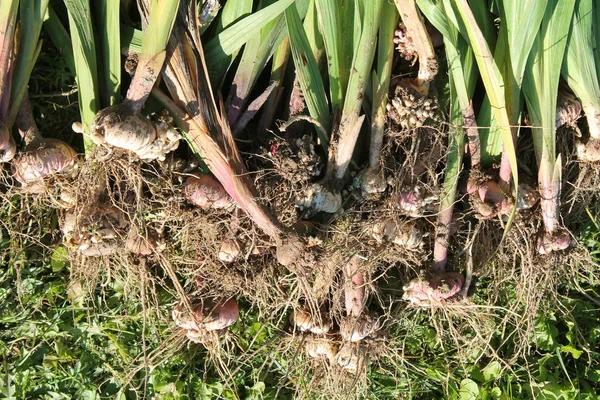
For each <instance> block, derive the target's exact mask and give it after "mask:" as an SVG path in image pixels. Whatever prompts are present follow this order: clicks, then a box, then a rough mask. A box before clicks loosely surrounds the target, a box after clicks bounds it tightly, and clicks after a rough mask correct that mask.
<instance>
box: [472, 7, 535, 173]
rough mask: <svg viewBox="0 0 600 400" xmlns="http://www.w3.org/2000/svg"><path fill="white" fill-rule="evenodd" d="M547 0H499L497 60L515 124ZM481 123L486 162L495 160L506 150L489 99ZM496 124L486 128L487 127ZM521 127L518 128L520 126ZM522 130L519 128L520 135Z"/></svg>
mask: <svg viewBox="0 0 600 400" xmlns="http://www.w3.org/2000/svg"><path fill="white" fill-rule="evenodd" d="M546 5H547V0H540V1H537V0H525V1H523V0H503V1H499V2H498V9H499V10H500V21H501V23H500V30H499V33H498V43H497V45H496V49H495V52H494V59H495V60H496V62H497V63H498V69H499V71H500V74H501V75H502V77H503V79H504V83H505V88H504V92H505V98H506V107H507V112H508V115H509V120H510V123H511V125H513V126H518V124H519V120H520V114H521V103H522V101H521V86H522V83H523V75H524V73H525V66H526V64H527V59H528V56H529V53H530V52H531V47H532V46H533V41H534V39H535V37H536V35H537V32H538V30H539V27H540V24H541V22H542V18H543V16H544V11H545V9H546ZM477 122H478V124H479V125H480V126H482V127H484V128H482V130H481V131H480V136H481V148H482V149H481V150H482V161H483V163H484V164H485V165H489V164H491V163H493V162H494V161H495V160H496V158H497V157H498V156H499V155H500V154H501V153H502V147H503V142H502V136H501V134H500V133H499V132H498V130H497V128H496V126H497V123H496V119H495V118H494V115H493V113H492V109H491V104H490V102H489V99H488V98H486V99H484V102H483V104H482V107H481V110H480V112H479V116H478V119H477ZM488 126H490V127H492V128H491V129H486V128H485V127H488ZM516 129H517V130H518V128H516ZM517 132H518V131H515V135H517Z"/></svg>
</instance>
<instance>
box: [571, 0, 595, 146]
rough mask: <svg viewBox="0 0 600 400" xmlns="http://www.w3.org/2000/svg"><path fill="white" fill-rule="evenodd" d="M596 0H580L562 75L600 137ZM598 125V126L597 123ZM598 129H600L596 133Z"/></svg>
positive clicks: (591, 126)
mask: <svg viewBox="0 0 600 400" xmlns="http://www.w3.org/2000/svg"><path fill="white" fill-rule="evenodd" d="M592 8H593V7H592V0H577V3H576V6H575V13H574V15H573V23H572V24H571V30H570V34H569V39H568V41H567V48H566V54H565V58H564V62H563V65H562V76H563V78H564V79H565V81H566V82H567V84H568V85H569V87H570V88H571V89H572V90H573V92H574V93H575V95H576V96H577V97H578V98H579V100H581V105H582V107H583V110H584V112H585V114H586V116H587V119H588V124H589V128H590V134H591V136H597V135H598V134H600V132H597V131H598V129H599V127H598V126H597V125H598V122H595V121H597V117H596V113H600V85H599V83H598V67H600V66H599V65H596V60H595V58H594V35H593V31H594V29H593V14H592V11H593V10H592ZM593 125H594V126H593ZM592 129H594V130H595V131H596V132H592Z"/></svg>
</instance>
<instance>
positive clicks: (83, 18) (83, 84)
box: [64, 0, 99, 154]
mask: <svg viewBox="0 0 600 400" xmlns="http://www.w3.org/2000/svg"><path fill="white" fill-rule="evenodd" d="M64 3H65V5H66V6H67V10H68V12H69V27H70V31H71V43H72V46H73V56H74V58H75V71H76V72H77V73H76V75H75V78H76V81H77V89H78V91H77V97H78V99H79V113H80V115H81V123H82V125H83V129H84V130H85V132H89V127H90V125H91V124H92V121H93V119H94V117H95V116H96V113H97V112H98V110H99V104H98V99H99V96H98V93H99V88H98V86H97V82H98V70H97V65H98V63H97V60H96V43H95V41H94V28H93V26H92V13H91V10H90V5H89V3H88V1H86V0H64ZM83 142H84V147H85V152H86V154H88V153H89V152H90V151H91V150H92V149H93V147H94V144H93V143H92V141H91V140H90V138H89V137H88V136H87V135H84V138H83Z"/></svg>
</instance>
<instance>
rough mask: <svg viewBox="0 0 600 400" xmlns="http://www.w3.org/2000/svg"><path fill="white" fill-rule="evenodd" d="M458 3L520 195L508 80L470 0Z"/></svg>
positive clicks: (512, 216)
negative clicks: (507, 99) (507, 97)
mask: <svg viewBox="0 0 600 400" xmlns="http://www.w3.org/2000/svg"><path fill="white" fill-rule="evenodd" d="M456 6H457V9H458V12H459V14H460V16H461V19H462V21H463V23H464V26H465V29H466V31H467V34H468V37H469V42H470V45H471V48H472V49H473V53H474V54H475V60H476V61H477V66H478V67H479V71H480V74H481V78H482V80H483V84H484V86H485V91H486V93H487V95H488V98H489V99H490V103H491V105H492V110H493V112H494V116H495V118H496V121H498V129H499V131H500V134H501V135H502V141H503V145H504V151H505V152H507V156H508V159H509V160H510V167H511V171H512V177H513V183H514V188H515V191H514V198H515V199H516V198H517V188H518V186H519V176H518V173H517V154H516V151H515V143H514V141H513V136H512V132H511V128H510V119H509V117H508V112H507V109H506V103H505V99H504V81H503V79H502V76H501V75H500V71H499V70H498V67H497V66H496V63H495V61H494V58H493V57H492V54H491V52H490V49H489V47H488V45H487V42H486V40H485V38H484V36H483V34H482V33H481V30H480V29H479V26H478V25H477V21H476V20H475V17H474V15H473V12H472V11H471V8H470V7H469V4H468V3H467V1H466V0H456ZM515 211H516V208H515V209H514V210H513V212H512V214H511V215H510V217H509V219H508V222H507V224H506V227H505V234H506V232H507V231H508V229H509V228H510V226H511V224H512V221H513V219H514V216H515Z"/></svg>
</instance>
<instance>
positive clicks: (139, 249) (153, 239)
mask: <svg viewBox="0 0 600 400" xmlns="http://www.w3.org/2000/svg"><path fill="white" fill-rule="evenodd" d="M157 239H158V237H157V234H156V232H155V231H153V230H148V235H147V236H146V235H142V234H140V233H139V232H138V230H137V229H135V227H134V226H132V227H131V228H130V229H129V233H128V234H127V238H126V239H125V248H126V249H127V250H129V251H130V252H132V253H134V254H138V255H141V256H148V255H150V254H152V251H153V250H154V249H156V248H157V244H158V243H157Z"/></svg>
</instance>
